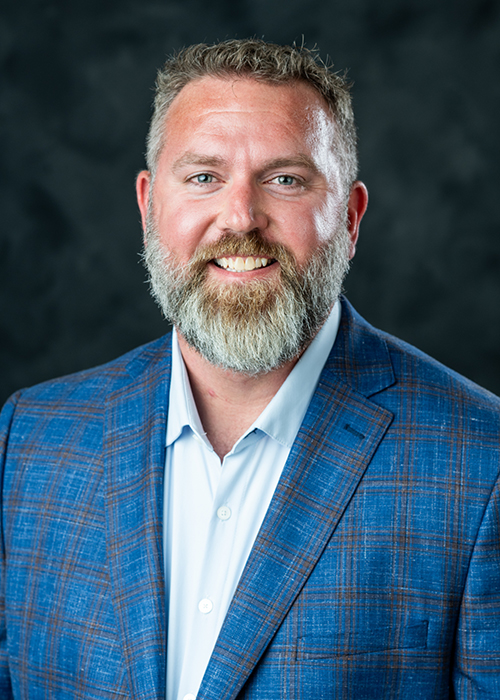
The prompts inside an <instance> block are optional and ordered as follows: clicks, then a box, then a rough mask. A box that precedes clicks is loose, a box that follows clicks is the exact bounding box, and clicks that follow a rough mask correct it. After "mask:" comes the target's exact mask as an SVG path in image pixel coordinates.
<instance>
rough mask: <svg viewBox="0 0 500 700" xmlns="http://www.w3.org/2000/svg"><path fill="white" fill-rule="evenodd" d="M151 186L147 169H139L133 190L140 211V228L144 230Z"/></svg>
mask: <svg viewBox="0 0 500 700" xmlns="http://www.w3.org/2000/svg"><path fill="white" fill-rule="evenodd" d="M150 187H151V173H150V172H149V170H141V172H140V173H139V175H138V176H137V180H136V181H135V191H136V194H137V204H138V205H139V211H140V212H141V220H142V230H143V232H144V231H146V218H147V215H148V204H149V195H150Z"/></svg>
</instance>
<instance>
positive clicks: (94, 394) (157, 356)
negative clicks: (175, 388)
mask: <svg viewBox="0 0 500 700" xmlns="http://www.w3.org/2000/svg"><path fill="white" fill-rule="evenodd" d="M171 337H172V334H171V333H167V334H166V335H164V336H162V337H161V338H158V339H157V340H154V341H152V342H150V343H147V344H145V345H141V346H139V347H137V348H134V349H133V350H130V351H129V352H127V353H125V354H124V355H121V356H120V357H118V358H116V359H114V360H111V361H110V362H106V363H105V364H102V365H98V366H97V367H92V368H90V369H86V370H83V371H80V372H75V373H73V374H68V375H65V376H62V377H57V378H55V379H49V380H48V381H45V382H42V383H40V384H35V385H34V386H32V387H28V388H25V389H20V390H19V391H17V392H15V394H13V396H12V397H11V398H10V399H9V401H8V402H7V404H6V408H7V406H11V405H12V404H14V405H16V406H17V407H18V408H20V407H22V406H23V405H27V404H33V403H35V404H39V405H40V404H43V403H46V402H47V403H50V404H57V403H63V402H64V403H66V402H69V403H71V402H72V401H74V402H76V403H82V402H85V401H86V400H88V401H91V402H92V403H94V404H99V403H100V402H103V401H104V400H105V398H106V396H107V395H109V394H110V393H111V392H113V391H115V390H117V389H119V388H120V387H122V386H124V385H125V384H128V383H129V382H130V381H133V380H134V379H136V380H137V379H140V377H141V375H142V374H145V373H147V372H148V371H153V370H154V368H155V367H158V368H160V369H161V368H163V367H164V366H165V363H168V364H169V363H170V357H171V342H170V340H171Z"/></svg>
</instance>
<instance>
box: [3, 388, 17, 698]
mask: <svg viewBox="0 0 500 700" xmlns="http://www.w3.org/2000/svg"><path fill="white" fill-rule="evenodd" d="M15 406H16V395H14V396H13V397H12V398H11V399H10V400H9V401H8V402H7V403H6V404H5V406H4V408H3V410H2V412H1V414H0V494H1V497H0V697H1V698H4V699H5V700H9V698H12V697H13V694H12V687H11V682H10V672H9V658H8V653H7V623H6V615H5V612H6V611H5V572H6V558H5V540H4V514H3V477H4V468H5V461H6V455H7V444H8V439H9V431H10V426H11V423H12V417H13V415H14V410H15Z"/></svg>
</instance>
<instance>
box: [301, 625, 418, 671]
mask: <svg viewBox="0 0 500 700" xmlns="http://www.w3.org/2000/svg"><path fill="white" fill-rule="evenodd" d="M428 627H429V623H428V621H427V620H418V621H412V622H410V623H408V624H407V625H404V626H402V627H400V628H399V629H398V628H394V627H390V626H387V627H373V628H369V629H364V630H360V631H356V632H350V633H346V634H326V635H325V634H322V635H321V636H319V635H313V634H311V635H305V636H303V637H300V638H299V640H298V644H297V660H299V661H300V660H304V661H306V660H312V659H331V658H333V657H339V656H355V655H358V654H376V653H377V652H384V651H390V650H392V649H393V650H397V649H426V647H427V631H428Z"/></svg>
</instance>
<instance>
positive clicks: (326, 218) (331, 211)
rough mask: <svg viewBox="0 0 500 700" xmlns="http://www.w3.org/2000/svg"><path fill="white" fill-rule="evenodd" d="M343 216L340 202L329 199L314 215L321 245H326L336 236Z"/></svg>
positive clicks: (332, 198)
mask: <svg viewBox="0 0 500 700" xmlns="http://www.w3.org/2000/svg"><path fill="white" fill-rule="evenodd" d="M341 219H342V215H341V211H340V207H339V204H338V200H337V199H336V198H334V197H329V198H328V199H327V200H326V201H325V202H324V203H323V205H322V206H321V207H320V208H319V209H318V210H317V211H316V212H315V213H314V226H315V228H316V235H317V238H318V242H319V243H320V244H323V243H326V242H327V241H329V240H330V239H331V237H332V236H333V235H334V233H335V231H336V230H337V229H338V227H339V225H340V223H341Z"/></svg>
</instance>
